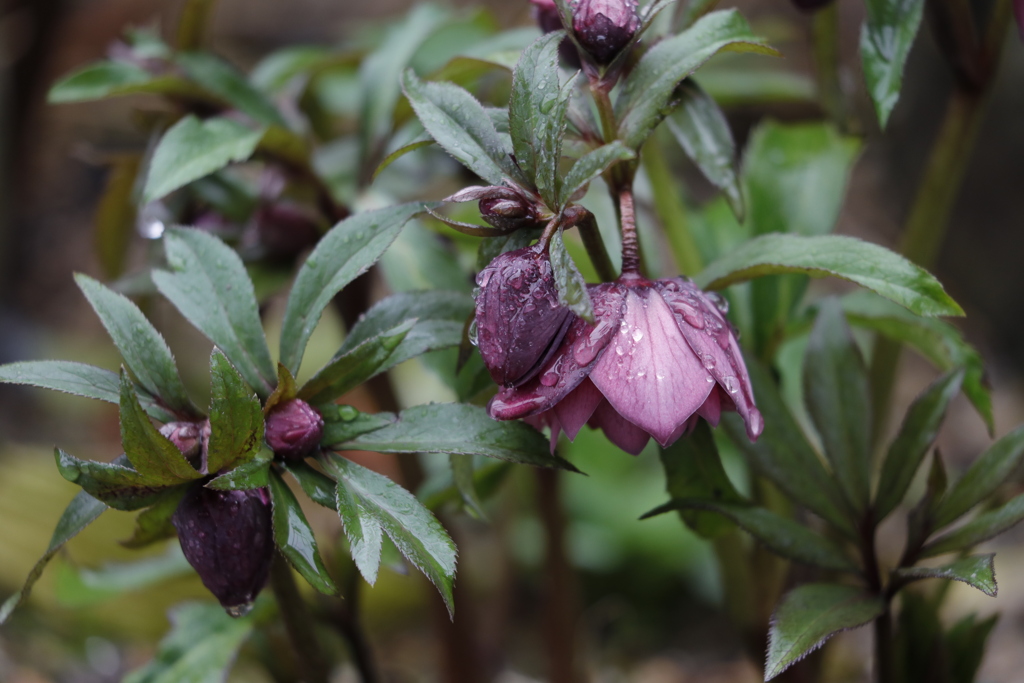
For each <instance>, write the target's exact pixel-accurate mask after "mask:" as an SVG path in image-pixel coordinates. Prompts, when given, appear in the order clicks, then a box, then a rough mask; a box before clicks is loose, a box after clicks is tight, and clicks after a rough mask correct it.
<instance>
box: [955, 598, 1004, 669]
mask: <svg viewBox="0 0 1024 683" xmlns="http://www.w3.org/2000/svg"><path fill="white" fill-rule="evenodd" d="M976 619H977V615H975V614H968V615H967V616H966V617H964V618H963V619H961V620H960V621H958V622H957V623H956V624H954V625H953V628H951V629H949V631H948V632H947V633H946V638H945V641H946V643H947V648H948V649H947V652H948V654H947V657H946V661H948V662H949V665H948V666H949V680H950V681H951V682H952V683H975V681H977V680H978V679H977V674H978V669H979V668H980V667H981V661H982V659H984V657H985V643H986V641H988V637H989V635H991V633H992V629H994V628H995V626H996V622H998V621H999V615H998V614H993V615H992V616H990V617H988V618H987V619H983V620H981V621H977V620H976Z"/></svg>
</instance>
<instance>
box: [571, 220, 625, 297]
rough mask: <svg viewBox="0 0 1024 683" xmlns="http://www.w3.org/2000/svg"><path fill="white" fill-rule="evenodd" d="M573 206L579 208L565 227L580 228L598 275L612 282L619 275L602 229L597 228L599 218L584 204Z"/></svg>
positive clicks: (605, 280) (603, 279)
mask: <svg viewBox="0 0 1024 683" xmlns="http://www.w3.org/2000/svg"><path fill="white" fill-rule="evenodd" d="M572 208H573V209H578V211H575V212H574V213H575V215H573V216H572V217H571V220H570V222H568V223H566V225H565V227H570V226H575V227H576V229H577V230H579V232H580V238H581V239H582V240H583V246H584V248H586V250H587V256H589V257H590V262H591V264H593V266H594V270H596V271H597V276H598V277H600V278H601V281H602V282H611V281H612V280H614V279H615V278H616V277H618V275H617V273H616V272H615V266H614V265H612V259H611V257H610V256H609V255H608V249H607V248H606V247H605V245H604V239H603V238H602V237H601V231H600V230H598V228H597V220H595V219H594V214H592V213H590V212H589V211H587V210H586V209H584V208H583V207H582V206H577V207H572ZM566 213H567V216H566V217H567V218H570V217H569V216H568V212H566Z"/></svg>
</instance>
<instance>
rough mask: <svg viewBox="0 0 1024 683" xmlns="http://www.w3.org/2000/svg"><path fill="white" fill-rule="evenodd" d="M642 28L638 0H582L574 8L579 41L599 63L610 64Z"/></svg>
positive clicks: (575, 30) (573, 27)
mask: <svg viewBox="0 0 1024 683" xmlns="http://www.w3.org/2000/svg"><path fill="white" fill-rule="evenodd" d="M639 28H640V16H639V15H638V14H637V3H636V0H580V2H579V3H578V4H577V5H576V6H575V7H574V9H573V19H572V30H573V33H575V34H576V40H578V41H579V43H580V45H582V46H583V48H584V49H585V50H586V51H587V52H588V53H589V54H590V56H591V57H593V59H594V61H595V62H597V63H598V64H602V65H608V64H610V63H611V62H612V60H613V59H615V57H616V56H617V55H618V54H619V53H620V52H621V51H622V49H623V48H624V47H626V46H627V45H628V44H629V41H630V40H632V38H633V36H634V35H635V34H636V32H637V30H638V29H639Z"/></svg>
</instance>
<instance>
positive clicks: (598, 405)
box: [488, 273, 763, 454]
mask: <svg viewBox="0 0 1024 683" xmlns="http://www.w3.org/2000/svg"><path fill="white" fill-rule="evenodd" d="M588 289H589V292H590V297H591V300H592V301H593V303H594V313H595V316H596V318H597V321H596V324H589V323H587V322H585V321H584V320H582V319H580V318H575V317H574V318H573V319H572V323H571V324H570V326H569V328H568V331H567V332H566V334H565V336H564V337H563V339H562V341H561V344H560V345H559V347H558V348H557V349H556V350H555V351H554V352H553V353H552V354H551V355H550V357H549V358H548V359H547V360H546V361H545V362H544V363H543V365H542V367H541V368H539V370H538V371H537V372H536V373H535V374H534V377H533V379H531V380H530V381H528V382H526V383H523V384H521V385H519V386H516V387H508V386H506V387H503V388H502V389H501V390H499V392H498V394H497V395H496V396H495V397H494V398H493V399H492V400H491V402H490V404H489V406H488V410H489V411H490V414H491V416H492V417H494V418H496V419H499V420H511V419H516V418H530V417H532V418H533V421H534V422H535V423H536V422H538V421H539V422H541V423H544V424H547V425H549V426H550V427H551V431H552V445H554V443H555V441H556V440H557V438H558V434H559V432H560V431H565V433H566V435H567V436H568V437H569V438H570V440H571V439H574V438H575V437H576V434H577V433H578V432H579V430H580V429H581V428H582V427H583V425H584V424H588V423H589V424H590V425H591V426H593V427H599V428H601V429H602V430H603V431H604V432H605V434H606V435H607V436H608V438H609V439H610V440H611V441H612V442H613V443H615V444H616V445H618V446H619V447H620V448H622V449H623V450H625V451H627V452H630V453H633V454H637V453H639V452H640V451H641V450H643V448H644V446H645V445H646V444H647V441H648V439H649V438H650V437H652V436H653V437H654V438H655V440H656V441H658V442H659V443H660V444H662V445H663V446H667V445H669V444H671V443H673V442H674V441H675V440H676V439H678V438H679V437H680V436H682V435H683V434H684V433H686V432H687V431H688V430H689V429H692V428H693V426H694V425H695V424H696V421H697V419H698V418H699V417H703V418H704V419H706V420H707V421H708V422H710V423H711V424H712V425H717V424H718V421H719V418H720V416H721V413H722V411H723V410H733V411H736V412H737V413H739V414H740V415H741V416H742V417H743V419H744V421H745V422H746V426H747V435H748V436H749V438H750V439H751V440H755V439H757V437H758V436H759V435H760V433H761V430H762V429H763V420H762V418H761V414H760V412H758V410H757V408H756V406H755V405H754V397H753V392H752V391H751V387H750V379H749V377H748V375H747V370H746V366H745V365H744V363H743V357H742V355H741V353H740V349H739V346H738V345H737V343H736V337H735V335H734V333H733V331H732V327H731V326H730V325H729V322H728V321H727V320H726V319H725V316H724V315H723V311H722V310H721V309H722V308H724V303H720V302H721V299H717V298H716V297H715V295H709V294H705V293H704V292H702V291H701V290H700V289H699V288H698V287H697V286H696V285H694V284H693V283H692V282H690V281H689V280H687V279H685V278H672V279H666V280H656V281H653V282H652V281H650V280H648V279H646V278H644V277H642V276H640V275H637V274H634V273H629V274H626V275H623V276H622V277H621V278H619V280H618V281H616V282H614V283H605V284H600V285H590V286H589V287H588ZM720 307H721V308H720Z"/></svg>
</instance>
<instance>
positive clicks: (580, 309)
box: [550, 229, 594, 322]
mask: <svg viewBox="0 0 1024 683" xmlns="http://www.w3.org/2000/svg"><path fill="white" fill-rule="evenodd" d="M550 255H551V271H552V274H553V275H554V278H555V290H556V291H557V292H558V303H559V305H561V306H563V307H565V308H568V309H569V310H570V311H572V312H573V313H575V314H576V315H578V316H579V317H581V318H583V319H584V320H586V321H588V322H594V302H592V301H591V300H590V293H589V292H588V291H587V283H586V282H584V280H583V276H582V275H580V271H579V269H578V268H577V267H576V263H575V262H574V261H573V260H572V256H570V255H569V252H568V250H567V249H566V248H565V242H564V241H563V240H562V230H561V229H559V230H557V231H556V232H555V234H554V235H552V236H551V245H550Z"/></svg>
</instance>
